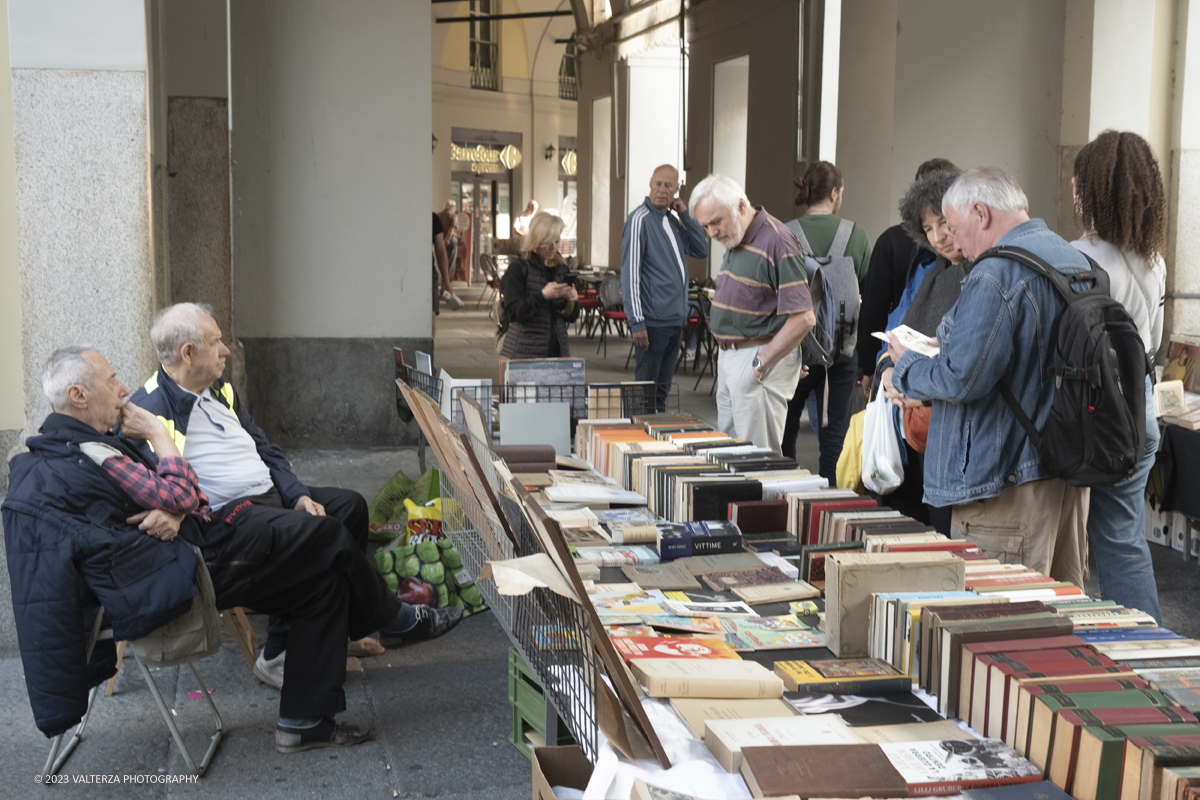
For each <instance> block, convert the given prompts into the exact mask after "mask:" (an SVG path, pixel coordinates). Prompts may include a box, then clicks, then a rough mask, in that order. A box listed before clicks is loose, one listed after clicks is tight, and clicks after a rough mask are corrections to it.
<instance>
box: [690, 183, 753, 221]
mask: <svg viewBox="0 0 1200 800" xmlns="http://www.w3.org/2000/svg"><path fill="white" fill-rule="evenodd" d="M704 199H710V200H712V201H713V202H714V203H716V204H717V205H719V206H720V207H721V208H723V209H725V210H726V211H728V212H730V213H733V212H735V211H737V208H738V203H740V202H742V201H745V203H746V205H747V206H748V205H750V198H748V197H746V193H745V192H744V191H742V187H741V186H739V185H738V182H737V181H735V180H734V179H733V178H730V177H729V176H727V175H717V174H713V175H709V176H708V177H707V178H705V179H704V180H702V181H700V182H699V183H697V184H696V188H695V189H692V196H691V197H690V198H689V199H688V213H689V214H692V215H693V216H695V213H696V206H697V205H699V204H700V201H701V200H704Z"/></svg>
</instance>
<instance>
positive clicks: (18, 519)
mask: <svg viewBox="0 0 1200 800" xmlns="http://www.w3.org/2000/svg"><path fill="white" fill-rule="evenodd" d="M42 388H43V391H44V392H45V394H46V397H47V399H49V400H50V403H51V406H52V407H53V408H54V413H52V414H50V415H49V416H48V417H47V418H46V420H45V422H44V423H43V425H42V427H41V435H40V436H34V437H31V438H30V439H29V440H28V441H27V443H26V444H27V445H28V446H29V452H28V453H22V454H20V455H18V456H16V457H15V458H14V459H13V460H12V462H11V465H10V472H9V491H8V497H7V499H6V501H5V503H4V505H3V515H4V516H3V519H4V536H5V546H6V549H7V557H8V568H9V575H10V577H11V579H12V592H13V607H14V610H15V612H16V620H17V636H18V640H19V643H20V647H21V656H22V660H23V663H24V666H25V675H26V683H27V687H28V689H29V698H30V703H31V705H32V706H33V712H34V717H35V719H36V720H37V724H38V727H39V728H40V729H41V730H42V731H43V732H44V733H46V735H47V736H55V735H57V734H59V733H62V732H64V731H66V730H67V729H68V728H70V727H71V726H72V725H73V724H75V723H76V722H78V721H79V720H80V719H81V718H82V716H83V713H84V711H85V710H86V708H87V688H88V687H89V686H94V685H96V684H98V683H100V682H101V681H103V680H106V679H107V678H108V677H110V676H111V675H112V674H113V670H114V664H115V653H114V650H113V648H112V646H111V643H110V642H109V643H102V644H105V645H106V646H104V647H100V646H98V647H97V649H96V651H95V652H94V653H93V656H92V661H91V663H90V664H85V663H84V662H85V658H84V633H83V631H84V629H85V623H86V622H87V621H88V620H90V619H92V618H94V616H95V612H96V607H97V605H103V607H104V609H105V612H106V613H107V614H108V615H109V617H110V618H111V620H112V626H113V636H114V638H116V639H137V638H140V637H142V636H145V635H147V634H148V633H150V632H151V631H153V630H154V629H156V628H158V627H159V626H161V625H164V624H166V623H167V622H169V621H171V620H172V619H174V618H176V617H178V616H181V615H182V614H184V613H185V612H187V610H188V609H189V608H190V607H191V602H192V600H191V598H192V596H193V595H194V594H195V588H194V586H193V583H192V579H193V574H194V572H195V568H196V556H195V551H194V550H193V549H192V547H191V546H190V545H195V546H196V547H198V548H199V549H200V551H201V553H202V554H203V557H204V561H205V564H206V565H208V568H209V571H210V573H211V575H212V579H213V587H214V589H215V590H216V595H217V604H218V606H219V607H222V608H227V607H230V606H238V605H245V606H250V607H252V608H255V609H258V610H260V611H263V612H266V613H269V614H277V615H279V616H280V617H281V618H282V620H283V621H284V622H286V623H288V624H289V625H290V631H289V633H288V642H289V647H290V650H291V652H292V657H291V658H289V659H288V661H287V677H288V680H287V681H286V682H285V683H284V685H283V689H282V696H281V698H280V702H279V723H278V726H277V728H276V734H275V745H276V749H278V750H279V751H280V752H282V753H291V752H298V751H301V750H309V749H312V748H315V747H343V746H347V745H353V744H358V743H359V742H362V741H364V740H365V739H367V738H368V736H369V733H368V732H366V731H364V730H362V729H361V728H358V727H356V726H352V725H344V724H339V723H337V722H336V721H335V720H334V715H336V714H338V713H340V712H341V711H344V710H345V708H346V699H345V694H344V692H343V690H342V684H343V682H344V681H345V678H346V646H347V641H348V637H353V638H356V639H357V638H360V637H363V636H366V635H367V634H369V633H371V632H372V631H376V630H378V631H379V632H380V634H381V637H382V638H383V639H384V640H385V641H387V642H389V643H394V644H405V643H408V642H411V641H418V640H421V639H428V638H430V637H432V636H436V635H440V634H441V633H444V632H445V631H446V630H449V628H451V627H453V624H454V622H456V621H457V619H458V618H459V616H461V612H459V611H458V609H453V610H452V611H448V610H442V609H438V610H432V609H429V608H428V607H425V606H410V605H405V604H403V603H401V602H400V600H399V599H398V598H397V597H396V596H395V595H394V594H393V593H392V592H390V591H388V589H387V585H386V584H385V583H384V581H383V578H382V577H381V576H380V575H379V573H378V571H377V570H376V569H375V565H374V564H373V563H372V562H371V561H369V560H368V559H367V558H366V556H364V555H363V553H362V550H361V549H360V547H359V545H358V543H357V542H355V540H354V538H353V537H352V536H351V535H350V533H349V532H348V531H347V530H346V528H345V526H344V525H342V523H341V522H339V521H338V520H336V519H334V518H333V517H329V516H313V515H311V514H306V513H303V512H296V511H287V510H283V509H278V508H272V507H271V506H269V505H262V504H259V503H256V502H255V501H254V500H253V499H242V500H238V501H237V502H236V503H231V504H230V505H229V507H228V508H226V509H223V510H222V511H221V512H220V513H214V512H213V510H212V508H211V506H210V505H209V501H208V498H207V497H206V496H205V494H204V492H203V491H202V489H201V486H200V484H199V482H198V481H197V479H196V474H195V472H194V471H193V470H192V467H191V465H190V464H189V463H188V462H187V461H186V460H185V459H184V458H183V457H182V456H181V454H180V452H179V449H178V447H177V446H176V444H175V439H174V438H172V436H171V435H170V434H169V433H168V431H167V429H166V427H165V426H164V425H163V424H162V422H161V421H160V420H159V419H157V418H156V417H155V416H154V415H153V414H151V413H149V412H147V411H145V410H144V409H141V408H139V407H138V406H136V405H133V404H132V403H127V400H128V398H129V390H128V389H126V388H125V386H124V385H123V384H122V383H121V382H120V380H118V379H117V375H116V372H115V371H114V370H113V368H112V366H111V365H110V364H109V363H108V361H107V359H105V358H104V356H103V355H101V354H100V353H99V352H97V351H95V350H93V349H90V348H85V347H68V348H62V349H60V350H57V351H55V353H54V354H53V355H52V356H51V357H50V360H49V362H48V363H47V364H46V367H45V370H44V371H43V373H42ZM118 427H119V432H116V431H114V429H117V428H118ZM141 442H147V443H149V445H150V446H152V447H153V448H154V451H155V453H157V455H158V458H157V461H156V460H153V459H151V458H148V457H147V456H146V455H145V452H144V450H143V448H142V447H140V446H139V445H140V443H141ZM289 515H290V516H289ZM454 612H457V614H455V613H454Z"/></svg>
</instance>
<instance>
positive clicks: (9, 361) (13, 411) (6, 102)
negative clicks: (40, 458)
mask: <svg viewBox="0 0 1200 800" xmlns="http://www.w3.org/2000/svg"><path fill="white" fill-rule="evenodd" d="M7 63H8V13H7V9H6V8H5V2H4V0H0V64H7ZM16 193H17V178H16V174H15V162H14V159H13V135H12V79H11V77H10V73H9V72H8V70H0V341H4V342H8V343H10V344H9V346H8V347H2V348H0V495H2V494H4V492H5V491H7V490H8V458H9V454H10V452H11V451H12V450H13V448H14V447H15V446H16V445H17V443H18V442H19V441H20V439H21V429H22V428H24V427H25V402H24V391H23V390H24V383H25V379H24V375H25V370H24V366H23V359H22V353H21V348H20V347H16V346H13V344H12V343H15V342H19V341H21V283H20V272H19V270H18V267H17V208H16Z"/></svg>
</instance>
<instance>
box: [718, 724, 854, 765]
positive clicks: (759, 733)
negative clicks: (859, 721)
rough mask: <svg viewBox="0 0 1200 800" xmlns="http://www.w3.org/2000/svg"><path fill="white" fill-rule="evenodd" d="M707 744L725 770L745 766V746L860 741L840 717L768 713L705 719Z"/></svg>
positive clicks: (850, 742)
mask: <svg viewBox="0 0 1200 800" xmlns="http://www.w3.org/2000/svg"><path fill="white" fill-rule="evenodd" d="M704 728H705V730H704V744H705V745H707V746H708V749H709V751H711V752H712V754H713V756H714V757H715V758H716V759H717V763H718V764H720V765H721V766H722V767H724V768H725V771H726V772H737V771H738V770H740V769H741V766H742V750H743V748H746V747H783V746H788V745H821V744H823V745H828V744H861V743H862V742H863V740H862V738H861V737H859V736H858V735H857V734H856V733H855V731H854V729H853V728H848V727H846V725H844V724H843V723H842V721H841V720H839V719H838V718H837V717H834V716H831V715H820V716H815V717H801V716H793V717H768V718H764V719H710V720H707V721H706V722H705V723H704Z"/></svg>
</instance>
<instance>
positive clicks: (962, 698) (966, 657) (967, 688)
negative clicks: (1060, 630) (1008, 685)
mask: <svg viewBox="0 0 1200 800" xmlns="http://www.w3.org/2000/svg"><path fill="white" fill-rule="evenodd" d="M1086 646H1087V642H1085V641H1083V639H1080V638H1079V637H1078V636H1050V637H1048V638H1045V639H1005V640H1004V641H1001V642H971V643H969V644H964V645H963V646H962V660H961V661H959V665H960V666H959V679H958V684H957V685H958V699H957V702H956V703H955V705H954V707H955V708H957V709H958V710H959V711H960V712H961V718H962V719H965V720H969V719H970V718H971V690H972V687H973V686H974V685H975V659H976V658H978V657H979V656H989V655H991V654H992V653H1019V652H1022V651H1024V650H1057V649H1061V648H1064V647H1086ZM987 674H988V673H987V670H984V672H983V673H982V675H981V677H983V676H984V675H987ZM984 680H985V681H986V678H984ZM986 691H987V686H986V683H985V685H984V692H986ZM985 696H986V694H985Z"/></svg>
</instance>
